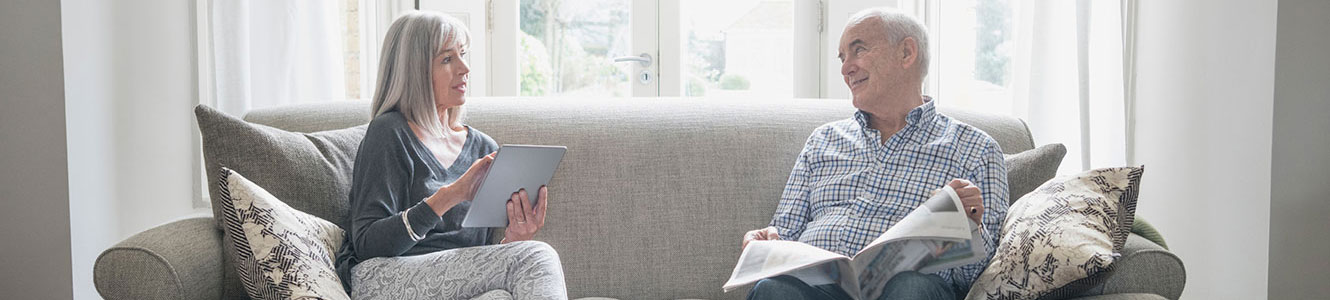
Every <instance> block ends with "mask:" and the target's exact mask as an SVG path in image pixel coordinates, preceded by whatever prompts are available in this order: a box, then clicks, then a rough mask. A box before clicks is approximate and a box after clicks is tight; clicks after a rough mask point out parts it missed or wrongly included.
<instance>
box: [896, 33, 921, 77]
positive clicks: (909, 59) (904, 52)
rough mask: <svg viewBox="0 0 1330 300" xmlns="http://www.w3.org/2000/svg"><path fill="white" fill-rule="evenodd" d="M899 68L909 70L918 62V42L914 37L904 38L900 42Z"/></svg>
mask: <svg viewBox="0 0 1330 300" xmlns="http://www.w3.org/2000/svg"><path fill="white" fill-rule="evenodd" d="M900 47H901V48H900V49H901V51H900V54H901V57H900V58H901V68H904V69H909V68H911V67H914V65H915V64H916V63H917V62H918V61H919V42H918V41H916V40H915V39H914V37H906V38H905V39H902V40H901V42H900Z"/></svg>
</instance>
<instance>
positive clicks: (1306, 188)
mask: <svg viewBox="0 0 1330 300" xmlns="http://www.w3.org/2000/svg"><path fill="white" fill-rule="evenodd" d="M1326 16H1330V1H1324V0H1283V1H1279V29H1278V30H1279V34H1278V41H1276V42H1275V47H1276V48H1275V54H1276V57H1275V103H1274V116H1275V117H1274V147H1273V150H1272V151H1273V155H1274V158H1273V161H1272V166H1271V167H1272V168H1271V173H1272V174H1271V178H1270V188H1271V192H1270V293H1269V295H1270V299H1316V298H1325V297H1327V296H1326V295H1330V284H1326V282H1327V281H1330V259H1326V253H1330V230H1326V229H1330V195H1327V193H1326V192H1325V187H1327V186H1330V150H1327V149H1330V134H1326V132H1325V131H1326V130H1327V129H1330V36H1327V35H1326V32H1330V19H1327V18H1326Z"/></svg>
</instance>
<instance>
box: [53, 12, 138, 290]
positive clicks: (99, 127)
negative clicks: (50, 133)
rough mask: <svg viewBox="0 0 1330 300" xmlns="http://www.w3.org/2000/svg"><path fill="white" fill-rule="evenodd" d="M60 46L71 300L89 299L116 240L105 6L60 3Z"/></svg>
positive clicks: (108, 26)
mask: <svg viewBox="0 0 1330 300" xmlns="http://www.w3.org/2000/svg"><path fill="white" fill-rule="evenodd" d="M60 11H61V18H60V20H61V27H62V28H63V29H64V30H63V31H64V33H63V34H62V36H63V38H62V40H63V43H64V51H63V53H64V57H65V63H64V71H65V86H64V91H65V99H64V101H65V118H66V119H65V126H66V128H68V134H67V136H66V141H67V143H68V146H69V148H68V153H69V165H70V166H72V167H73V168H71V170H73V171H72V172H69V182H72V183H74V184H71V185H70V187H71V188H70V189H69V215H70V219H69V226H70V228H73V229H74V230H72V231H71V232H70V234H69V235H70V236H69V237H70V244H71V245H72V246H73V247H72V249H71V250H70V252H71V255H72V263H73V274H74V276H73V290H74V298H75V299H95V298H96V297H97V290H96V289H95V288H93V285H92V266H93V263H94V262H95V261H96V259H97V255H98V254H101V251H102V250H105V249H106V248H107V247H110V246H111V245H113V244H115V242H117V241H119V240H120V238H122V237H123V236H121V234H120V230H119V226H120V224H119V220H120V218H119V216H118V212H119V209H118V208H117V205H116V202H115V200H116V196H115V195H116V185H115V178H116V177H115V175H116V174H115V161H116V152H115V148H114V146H115V140H116V137H115V123H113V122H112V114H111V113H110V112H112V111H114V109H115V106H114V105H115V103H114V102H113V101H112V98H113V94H114V90H115V89H114V88H113V86H112V79H113V78H114V75H115V74H114V73H113V72H112V69H111V57H112V53H111V49H112V47H111V46H112V41H113V37H112V36H111V15H110V14H108V13H107V12H108V11H111V5H110V4H109V3H107V2H106V1H97V0H65V1H62V2H61V5H60Z"/></svg>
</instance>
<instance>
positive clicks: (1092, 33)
mask: <svg viewBox="0 0 1330 300" xmlns="http://www.w3.org/2000/svg"><path fill="white" fill-rule="evenodd" d="M1121 4H1122V3H1119V2H1118V1H1089V0H1078V1H1013V2H1012V9H1013V10H1014V18H1013V24H1012V26H1013V27H1014V28H1013V29H1014V39H1015V47H1014V51H1013V56H1012V62H1013V66H1012V68H1013V69H1012V75H1013V80H1012V83H1011V89H1012V93H1011V96H1012V99H1011V101H1012V110H1013V113H1014V114H1016V115H1017V116H1019V117H1022V118H1024V119H1026V120H1027V122H1029V125H1030V131H1031V133H1032V134H1033V135H1034V139H1035V143H1036V144H1048V143H1063V144H1064V145H1066V146H1067V157H1066V158H1065V159H1063V161H1062V166H1061V167H1060V168H1059V170H1058V173H1060V174H1070V173H1076V172H1080V171H1083V170H1088V169H1092V168H1099V167H1111V166H1123V165H1126V163H1127V150H1128V148H1127V144H1126V141H1127V133H1128V131H1127V123H1128V122H1127V120H1128V119H1129V116H1128V115H1127V112H1128V110H1126V109H1125V107H1126V103H1127V102H1125V100H1124V99H1125V98H1124V85H1123V82H1124V78H1125V76H1124V74H1125V73H1124V70H1123V69H1124V66H1126V65H1127V64H1124V60H1123V49H1124V48H1123V40H1124V36H1123V34H1122V33H1123V28H1124V27H1123V24H1124V23H1123V21H1122V20H1123V19H1124V16H1126V15H1125V14H1122V6H1121Z"/></svg>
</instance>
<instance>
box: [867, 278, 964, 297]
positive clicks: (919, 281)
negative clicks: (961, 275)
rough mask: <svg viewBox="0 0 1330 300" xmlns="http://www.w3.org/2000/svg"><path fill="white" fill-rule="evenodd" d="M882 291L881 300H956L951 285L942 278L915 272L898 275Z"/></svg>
mask: <svg viewBox="0 0 1330 300" xmlns="http://www.w3.org/2000/svg"><path fill="white" fill-rule="evenodd" d="M882 290H883V293H882V298H881V299H947V300H951V299H956V293H955V292H954V291H952V288H951V285H948V284H947V282H946V281H943V280H942V277H939V276H937V275H933V274H924V273H919V272H914V271H908V272H902V273H900V274H896V276H894V277H891V280H888V281H887V286H886V287H885V288H883V289H882Z"/></svg>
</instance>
